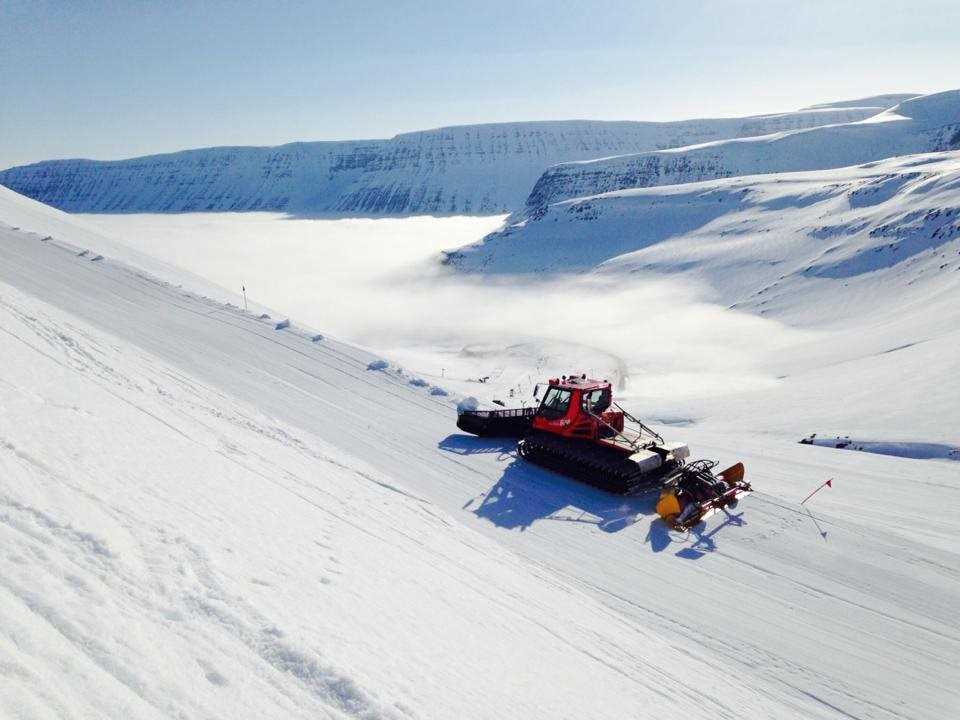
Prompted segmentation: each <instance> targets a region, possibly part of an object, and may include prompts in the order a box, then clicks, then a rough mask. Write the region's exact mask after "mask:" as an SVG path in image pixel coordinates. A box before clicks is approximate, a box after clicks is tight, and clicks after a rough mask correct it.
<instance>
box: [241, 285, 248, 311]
mask: <svg viewBox="0 0 960 720" xmlns="http://www.w3.org/2000/svg"><path fill="white" fill-rule="evenodd" d="M240 289H241V290H243V311H244V312H247V286H246V285H241V286H240Z"/></svg>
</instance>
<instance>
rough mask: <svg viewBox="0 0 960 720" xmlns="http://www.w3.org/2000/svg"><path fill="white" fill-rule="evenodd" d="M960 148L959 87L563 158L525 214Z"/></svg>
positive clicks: (549, 172) (539, 187)
mask: <svg viewBox="0 0 960 720" xmlns="http://www.w3.org/2000/svg"><path fill="white" fill-rule="evenodd" d="M956 148H960V90H951V91H949V92H944V93H938V94H935V95H927V96H922V97H917V98H913V99H910V100H905V101H903V102H901V103H900V104H899V105H897V106H896V107H895V108H892V109H890V110H887V111H885V112H884V113H882V114H880V115H877V116H875V117H871V118H868V119H867V120H862V121H860V122H851V123H842V124H837V125H831V126H826V127H818V128H812V129H809V130H798V131H792V132H777V133H773V134H770V135H768V136H763V137H750V138H744V139H738V140H727V141H721V142H714V143H707V144H703V145H699V146H695V147H685V148H679V149H673V150H665V151H656V152H645V153H639V154H633V155H621V156H616V157H607V158H601V159H595V160H590V161H584V162H572V163H566V164H561V165H558V166H556V167H552V168H550V169H549V170H547V171H546V172H545V173H544V174H543V175H542V176H541V177H540V178H539V179H538V180H537V182H536V184H535V185H534V186H533V189H532V190H531V192H530V195H529V197H528V198H527V201H526V207H525V210H524V215H525V216H535V215H536V214H537V213H539V212H541V211H542V208H544V207H546V206H547V205H550V204H551V203H555V202H558V201H560V200H565V199H570V198H578V197H584V196H587V195H597V194H599V193H603V192H610V191H613V190H622V189H625V188H632V187H651V186H655V185H675V184H680V183H690V182H699V181H702V180H711V179H715V178H724V177H733V176H737V175H754V174H757V173H776V172H791V171H796V170H818V169H826V168H839V167H844V166H847V165H856V164H859V163H865V162H870V161H874V160H882V159H884V158H888V157H893V156H895V155H907V154H912V153H923V152H933V151H939V150H950V149H956Z"/></svg>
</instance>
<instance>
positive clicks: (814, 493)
mask: <svg viewBox="0 0 960 720" xmlns="http://www.w3.org/2000/svg"><path fill="white" fill-rule="evenodd" d="M825 487H833V478H830V479H829V480H827V481H826V482H824V483H821V484H820V485H818V486H817V487H816V489H814V491H813V492H812V493H810V494H809V495H807V496H806V497H805V498H804V499H803V500H801V501H800V504H801V505H803V504H804V503H805V502H806V501H807V500H809V499H810V498H812V497H813V496H814V495H816V494H817V493H818V492H820V491H821V490H823V489H824V488H825Z"/></svg>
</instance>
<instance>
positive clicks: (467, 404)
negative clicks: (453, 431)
mask: <svg viewBox="0 0 960 720" xmlns="http://www.w3.org/2000/svg"><path fill="white" fill-rule="evenodd" d="M478 407H480V401H479V400H477V399H476V398H475V397H465V398H464V399H463V400H461V401H460V402H458V403H457V412H472V411H473V410H476V409H477V408H478Z"/></svg>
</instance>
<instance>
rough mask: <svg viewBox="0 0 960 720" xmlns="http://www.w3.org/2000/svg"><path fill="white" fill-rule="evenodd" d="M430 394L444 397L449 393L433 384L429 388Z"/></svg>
mask: <svg viewBox="0 0 960 720" xmlns="http://www.w3.org/2000/svg"><path fill="white" fill-rule="evenodd" d="M430 394H431V395H437V396H439V397H446V396H447V395H448V394H449V393H448V392H447V391H446V390H444V389H443V388H442V387H436V386H434V387H432V388H430Z"/></svg>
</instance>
